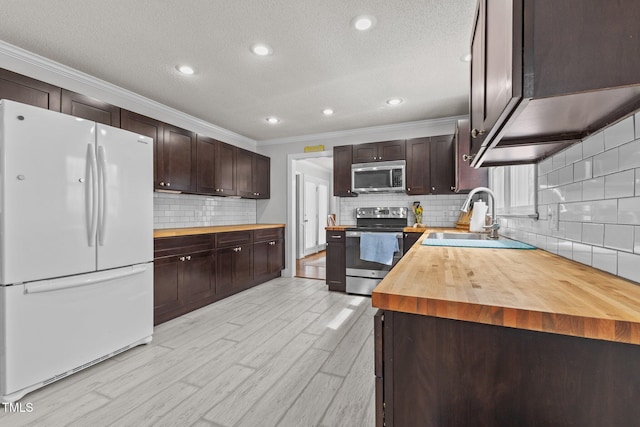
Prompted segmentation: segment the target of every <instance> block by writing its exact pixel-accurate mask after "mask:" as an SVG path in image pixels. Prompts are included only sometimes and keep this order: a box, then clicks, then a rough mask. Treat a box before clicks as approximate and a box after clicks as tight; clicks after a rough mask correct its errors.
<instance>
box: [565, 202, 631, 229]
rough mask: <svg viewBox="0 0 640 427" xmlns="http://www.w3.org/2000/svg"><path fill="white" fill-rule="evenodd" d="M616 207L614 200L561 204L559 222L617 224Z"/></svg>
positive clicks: (616, 203)
mask: <svg viewBox="0 0 640 427" xmlns="http://www.w3.org/2000/svg"><path fill="white" fill-rule="evenodd" d="M639 200H640V198H639ZM617 206H618V201H617V200H614V199H612V200H595V201H592V202H575V203H563V204H562V206H561V207H560V220H562V221H579V222H603V223H616V222H618V213H617Z"/></svg>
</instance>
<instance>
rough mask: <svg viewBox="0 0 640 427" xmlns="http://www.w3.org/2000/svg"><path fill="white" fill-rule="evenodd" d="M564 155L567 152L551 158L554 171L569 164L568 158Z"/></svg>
mask: <svg viewBox="0 0 640 427" xmlns="http://www.w3.org/2000/svg"><path fill="white" fill-rule="evenodd" d="M564 153H565V152H564V151H562V152H560V153H558V154H556V155H554V156H553V157H552V158H551V159H552V160H551V161H552V162H553V170H556V169H560V168H561V167H564V166H565V165H566V164H567V163H566V156H565V154H564Z"/></svg>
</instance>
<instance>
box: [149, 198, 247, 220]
mask: <svg viewBox="0 0 640 427" xmlns="http://www.w3.org/2000/svg"><path fill="white" fill-rule="evenodd" d="M256 216H257V211H256V201H255V200H250V199H234V198H225V197H208V196H197V195H192V194H168V193H154V195H153V223H154V228H184V227H206V226H215V225H232V224H255V223H256Z"/></svg>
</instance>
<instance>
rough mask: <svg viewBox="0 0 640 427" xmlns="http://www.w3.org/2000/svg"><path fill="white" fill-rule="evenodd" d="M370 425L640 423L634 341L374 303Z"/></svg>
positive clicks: (639, 366)
mask: <svg viewBox="0 0 640 427" xmlns="http://www.w3.org/2000/svg"><path fill="white" fill-rule="evenodd" d="M374 322H375V323H374V326H375V353H376V354H375V372H374V374H375V376H376V406H377V411H376V413H377V420H376V425H377V426H382V425H383V424H382V423H383V422H384V425H385V426H396V427H404V426H421V427H453V426H456V427H458V426H460V427H462V426H464V427H466V426H477V427H483V426H486V427H499V426H519V427H527V426H576V427H591V426H592V427H600V426H639V425H640V405H639V404H638V402H640V346H638V345H631V344H622V343H616V342H611V341H602V340H593V339H585V338H577V337H571V336H566V335H558V334H549V333H543V332H535V331H527V330H521V329H515V328H507V327H500V326H494V325H484V324H478V323H472V322H463V321H458V320H450V319H443V318H437V317H430V316H419V315H414V314H407V313H400V312H392V311H382V310H380V311H378V314H377V315H376V316H375V317H374Z"/></svg>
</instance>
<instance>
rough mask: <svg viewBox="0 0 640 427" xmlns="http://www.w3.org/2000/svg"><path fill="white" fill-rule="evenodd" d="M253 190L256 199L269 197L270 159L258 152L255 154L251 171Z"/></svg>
mask: <svg viewBox="0 0 640 427" xmlns="http://www.w3.org/2000/svg"><path fill="white" fill-rule="evenodd" d="M253 190H254V193H255V198H256V199H268V198H270V197H271V191H270V190H271V159H270V158H269V157H266V156H261V155H260V154H256V155H255V170H254V171H253Z"/></svg>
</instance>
